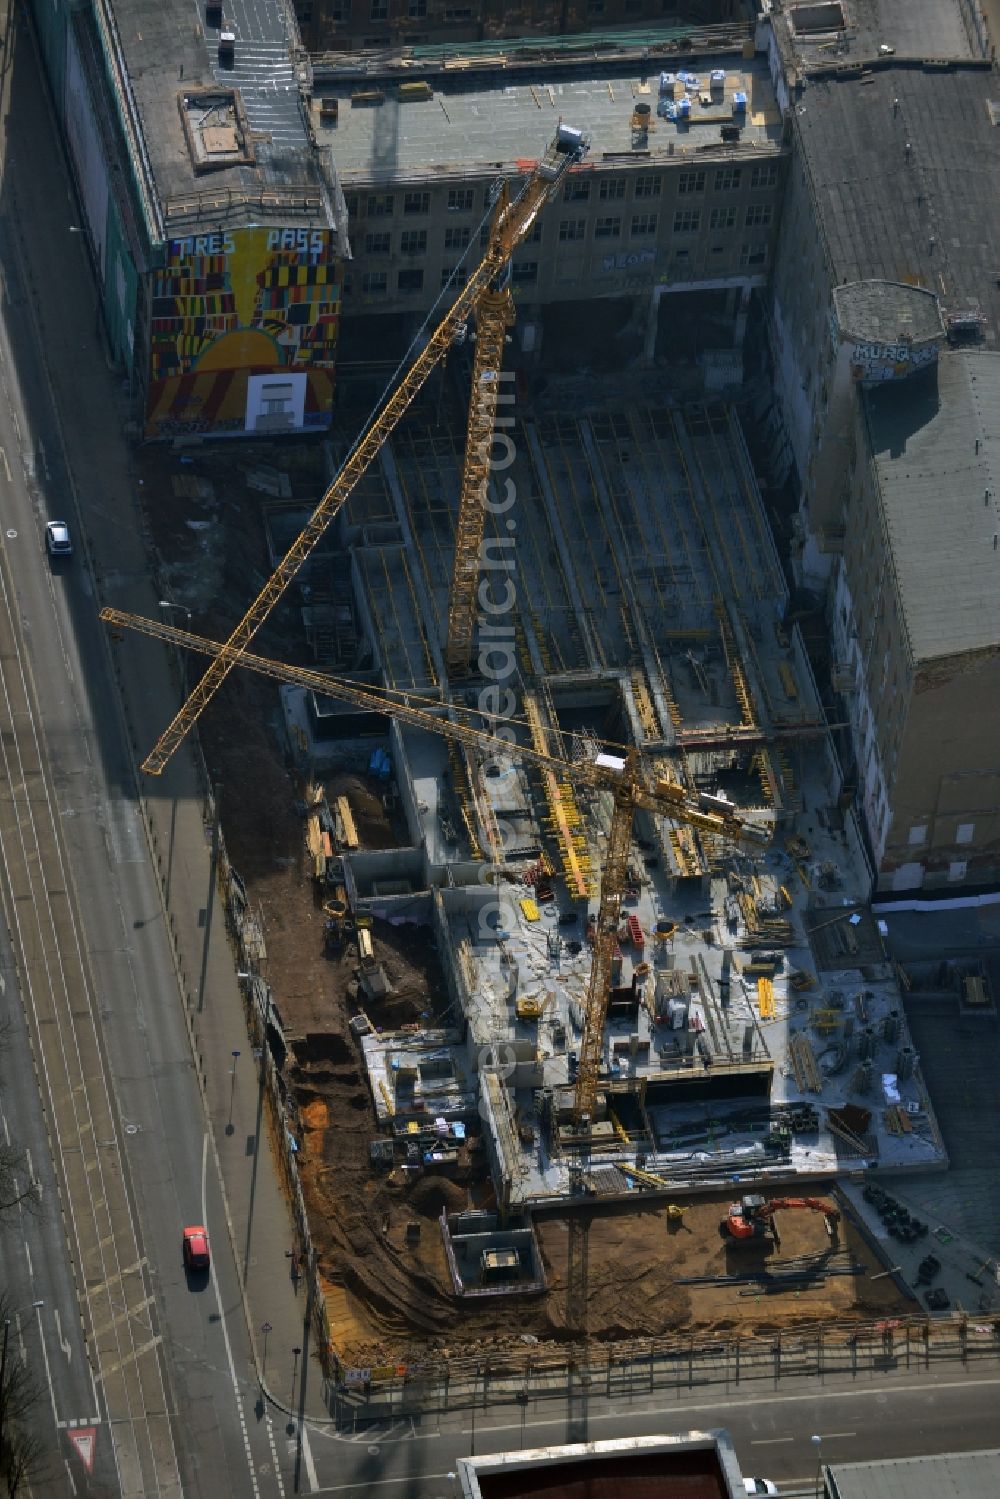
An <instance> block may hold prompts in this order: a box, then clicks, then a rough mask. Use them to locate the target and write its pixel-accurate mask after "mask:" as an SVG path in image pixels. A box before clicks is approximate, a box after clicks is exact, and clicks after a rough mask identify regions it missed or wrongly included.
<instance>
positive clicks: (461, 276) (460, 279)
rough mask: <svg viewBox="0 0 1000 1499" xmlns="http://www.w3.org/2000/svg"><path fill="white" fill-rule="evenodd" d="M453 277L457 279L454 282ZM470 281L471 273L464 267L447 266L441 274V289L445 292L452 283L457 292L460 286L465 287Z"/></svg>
mask: <svg viewBox="0 0 1000 1499" xmlns="http://www.w3.org/2000/svg"><path fill="white" fill-rule="evenodd" d="M453 276H454V278H455V279H454V281H452V277H453ZM468 279H469V273H468V271H467V270H466V269H465V267H464V266H463V265H457V266H450V265H446V266H445V268H444V270H443V271H442V272H441V288H442V290H444V288H445V287H446V286H447V285H448V283H449V281H451V284H452V286H453V287H454V288H455V290H456V291H457V290H458V288H459V287H460V286H464V285H465V283H466V281H468Z"/></svg>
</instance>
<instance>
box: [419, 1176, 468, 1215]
mask: <svg viewBox="0 0 1000 1499" xmlns="http://www.w3.org/2000/svg"><path fill="white" fill-rule="evenodd" d="M409 1201H410V1206H411V1207H412V1208H413V1210H414V1212H416V1213H420V1214H421V1216H422V1217H424V1218H440V1216H441V1212H442V1209H443V1210H444V1212H446V1213H461V1212H464V1211H465V1208H466V1205H467V1203H466V1193H465V1192H464V1191H463V1189H462V1188H461V1187H460V1186H459V1185H458V1184H457V1183H456V1182H451V1181H449V1180H448V1178H447V1177H445V1176H425V1177H424V1178H423V1179H422V1180H421V1181H418V1182H416V1183H415V1185H414V1187H413V1190H412V1191H411V1192H410V1196H409Z"/></svg>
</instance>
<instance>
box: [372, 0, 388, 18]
mask: <svg viewBox="0 0 1000 1499" xmlns="http://www.w3.org/2000/svg"><path fill="white" fill-rule="evenodd" d="M370 14H371V19H372V20H373V21H388V19H389V0H372V8H371V12H370Z"/></svg>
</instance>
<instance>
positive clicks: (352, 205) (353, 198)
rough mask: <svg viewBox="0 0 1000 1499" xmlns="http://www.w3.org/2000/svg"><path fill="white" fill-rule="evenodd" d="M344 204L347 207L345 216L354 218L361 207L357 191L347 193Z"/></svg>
mask: <svg viewBox="0 0 1000 1499" xmlns="http://www.w3.org/2000/svg"><path fill="white" fill-rule="evenodd" d="M344 204H345V206H346V208H347V217H348V218H349V219H356V218H357V216H358V211H359V209H360V207H361V203H360V200H359V198H358V195H357V193H348V194H347V197H346V198H345V199H344Z"/></svg>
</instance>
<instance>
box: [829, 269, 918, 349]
mask: <svg viewBox="0 0 1000 1499" xmlns="http://www.w3.org/2000/svg"><path fill="white" fill-rule="evenodd" d="M833 303H834V306H835V308H836V309H837V319H838V321H839V323H840V331H841V333H842V334H853V335H854V337H855V338H857V339H863V340H868V339H871V340H874V341H875V342H877V343H899V342H901V341H902V340H903V339H904V338H906V339H911V340H912V341H913V343H914V344H920V343H924V342H926V341H927V340H931V341H933V340H935V339H942V338H943V337H944V325H943V323H942V321H941V309H940V306H939V304H938V300H937V297H936V296H935V295H934V293H933V292H932V291H928V290H927V289H926V287H923V286H908V285H907V284H906V283H905V282H902V281H860V282H856V283H855V284H854V285H852V286H835V287H834V289H833Z"/></svg>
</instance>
